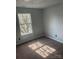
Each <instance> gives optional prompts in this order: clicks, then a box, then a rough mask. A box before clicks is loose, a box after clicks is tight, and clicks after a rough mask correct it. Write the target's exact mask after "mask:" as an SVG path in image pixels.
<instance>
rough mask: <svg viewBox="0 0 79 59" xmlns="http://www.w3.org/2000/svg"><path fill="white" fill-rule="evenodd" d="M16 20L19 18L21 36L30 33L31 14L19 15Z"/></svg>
mask: <svg viewBox="0 0 79 59" xmlns="http://www.w3.org/2000/svg"><path fill="white" fill-rule="evenodd" d="M18 18H19V25H20V32H21V35H26V34H30V33H32V21H31V14H27V13H19V14H18Z"/></svg>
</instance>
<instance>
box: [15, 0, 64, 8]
mask: <svg viewBox="0 0 79 59" xmlns="http://www.w3.org/2000/svg"><path fill="white" fill-rule="evenodd" d="M62 2H63V0H16V7H26V8H47V7H49V6H52V5H56V4H59V3H62Z"/></svg>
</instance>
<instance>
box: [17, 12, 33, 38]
mask: <svg viewBox="0 0 79 59" xmlns="http://www.w3.org/2000/svg"><path fill="white" fill-rule="evenodd" d="M19 14H30V21H31V22H30V23H25V24H31V32H28V33H27V32H25V33H22V32H21V27H20V26H21V24H20V20H19V16H18V15H19ZM18 15H17V16H18V21H19V29H20V34H21V36H24V35H28V34H32V33H33V28H32V18H31V13H18ZM25 24H23V25H25ZM26 26H27V25H26Z"/></svg>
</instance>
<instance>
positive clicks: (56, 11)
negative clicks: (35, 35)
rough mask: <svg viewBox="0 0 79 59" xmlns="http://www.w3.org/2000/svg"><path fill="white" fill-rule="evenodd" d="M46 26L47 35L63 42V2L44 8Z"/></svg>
mask: <svg viewBox="0 0 79 59" xmlns="http://www.w3.org/2000/svg"><path fill="white" fill-rule="evenodd" d="M44 26H45V33H46V36H48V37H50V38H52V39H54V40H56V41H58V42H61V43H62V42H63V4H58V5H55V6H52V7H49V8H46V9H44ZM56 35H57V37H56Z"/></svg>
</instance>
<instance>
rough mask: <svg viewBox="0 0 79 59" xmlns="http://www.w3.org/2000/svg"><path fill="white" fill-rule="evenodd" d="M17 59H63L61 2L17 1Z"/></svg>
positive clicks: (44, 0)
mask: <svg viewBox="0 0 79 59" xmlns="http://www.w3.org/2000/svg"><path fill="white" fill-rule="evenodd" d="M16 59H63V0H16Z"/></svg>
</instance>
